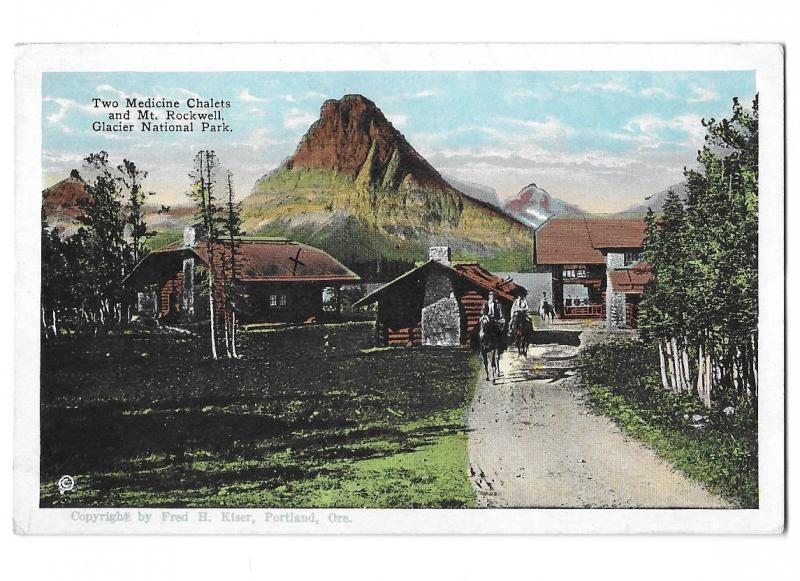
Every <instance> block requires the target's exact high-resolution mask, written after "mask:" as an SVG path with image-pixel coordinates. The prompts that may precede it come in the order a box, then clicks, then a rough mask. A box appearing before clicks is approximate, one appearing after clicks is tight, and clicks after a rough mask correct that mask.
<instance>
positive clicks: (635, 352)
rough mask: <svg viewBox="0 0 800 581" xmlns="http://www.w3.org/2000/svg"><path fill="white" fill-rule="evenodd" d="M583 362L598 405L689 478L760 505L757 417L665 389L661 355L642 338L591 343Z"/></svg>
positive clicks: (734, 499)
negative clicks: (727, 411) (730, 412)
mask: <svg viewBox="0 0 800 581" xmlns="http://www.w3.org/2000/svg"><path fill="white" fill-rule="evenodd" d="M579 369H580V373H581V378H582V381H583V383H584V384H585V385H586V387H587V389H588V393H589V399H590V401H591V403H592V404H593V405H594V406H595V408H596V409H597V410H598V411H599V412H601V413H603V414H605V415H607V416H609V417H611V418H612V419H613V420H615V421H616V422H617V423H618V424H619V425H620V426H621V427H622V428H623V429H624V430H625V431H626V432H627V433H628V434H630V435H631V436H633V437H634V438H636V439H637V440H640V441H642V442H643V443H645V444H647V445H648V446H650V447H651V448H652V449H653V450H655V451H656V453H658V454H659V455H660V456H661V457H663V458H664V459H666V460H667V461H669V462H670V463H671V464H672V465H674V466H675V467H676V468H678V469H679V470H681V471H682V472H683V473H684V474H686V475H687V476H688V477H690V478H692V479H694V480H696V481H697V482H699V483H701V484H703V485H704V486H705V487H706V488H707V489H708V490H709V491H711V492H713V493H715V494H719V495H721V496H722V497H724V498H726V499H727V500H729V501H731V502H733V503H734V504H735V505H737V506H740V507H742V508H757V507H758V422H757V418H755V417H752V416H750V415H748V414H744V412H739V413H737V414H734V415H732V416H729V415H727V414H725V413H724V412H723V411H722V410H720V409H716V408H713V409H712V410H710V411H709V410H707V409H706V408H705V407H703V405H702V404H701V403H700V401H699V400H697V399H696V398H693V397H691V396H689V395H676V394H672V393H669V392H667V391H665V390H664V389H662V387H661V382H660V380H659V378H658V377H657V375H656V374H657V373H658V369H659V363H658V354H657V352H656V351H655V347H654V346H653V345H648V344H645V343H643V342H641V341H615V342H611V343H604V344H598V345H594V346H592V347H589V348H588V349H586V350H585V351H584V352H583V354H582V355H581V358H580V362H579Z"/></svg>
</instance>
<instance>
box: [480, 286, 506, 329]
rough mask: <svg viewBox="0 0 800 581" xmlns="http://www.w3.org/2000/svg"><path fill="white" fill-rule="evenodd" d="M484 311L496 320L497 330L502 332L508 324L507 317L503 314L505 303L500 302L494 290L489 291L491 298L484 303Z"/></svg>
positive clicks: (491, 318)
mask: <svg viewBox="0 0 800 581" xmlns="http://www.w3.org/2000/svg"><path fill="white" fill-rule="evenodd" d="M482 312H483V314H484V315H486V316H488V317H489V319H490V320H492V321H493V322H494V324H495V326H496V327H497V330H498V331H500V332H501V333H502V332H503V329H505V326H506V319H505V317H504V316H503V305H501V304H500V301H498V300H497V297H496V296H495V294H494V293H493V292H490V293H489V299H488V300H487V301H486V304H484V305H483V309H482Z"/></svg>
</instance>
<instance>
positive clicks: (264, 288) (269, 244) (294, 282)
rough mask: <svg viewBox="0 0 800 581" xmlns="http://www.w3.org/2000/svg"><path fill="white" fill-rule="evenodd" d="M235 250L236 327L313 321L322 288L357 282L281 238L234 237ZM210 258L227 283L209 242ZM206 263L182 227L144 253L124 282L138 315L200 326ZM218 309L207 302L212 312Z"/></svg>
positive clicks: (224, 251) (226, 267)
mask: <svg viewBox="0 0 800 581" xmlns="http://www.w3.org/2000/svg"><path fill="white" fill-rule="evenodd" d="M235 246H236V249H237V251H236V263H237V267H236V271H237V275H236V283H237V284H238V285H239V287H240V289H241V292H239V298H238V299H237V301H236V302H237V305H236V311H237V317H238V318H239V320H240V321H242V322H244V323H256V322H259V323H260V322H286V323H289V322H293V323H294V322H312V321H316V320H319V318H321V316H322V294H323V290H324V289H326V288H329V287H334V288H335V287H338V286H341V285H343V284H348V283H354V282H358V281H359V280H360V278H359V276H358V275H356V274H355V273H354V272H352V271H351V270H349V269H348V268H347V267H345V266H344V265H343V264H341V263H340V262H339V261H337V260H336V259H335V258H333V257H332V256H330V255H329V254H328V253H327V252H325V251H323V250H320V249H319V248H314V247H313V246H308V245H306V244H300V243H299V242H293V241H291V240H288V239H286V238H239V239H237V242H236V245H235ZM213 253H214V256H215V258H214V261H215V263H218V264H217V268H216V272H217V273H223V274H221V276H220V275H218V278H223V279H228V280H230V277H231V269H230V264H231V259H230V251H229V244H227V243H222V242H220V243H216V244H215V245H214V249H213ZM219 263H222V264H219ZM208 264H209V257H208V250H207V246H206V242H205V241H204V240H202V239H200V237H197V239H196V236H195V230H194V229H193V228H191V227H189V228H187V229H186V230H185V231H184V237H183V241H182V242H180V241H179V242H175V243H173V244H170V245H168V246H165V247H163V248H159V249H157V250H154V251H153V252H151V253H150V254H148V255H147V256H146V257H145V258H144V259H143V260H142V261H141V262H140V263H139V264H138V265H137V266H136V268H135V269H134V270H133V271H132V272H131V274H130V276H129V277H128V278H127V279H126V281H125V284H126V286H127V287H128V288H132V289H134V290H135V291H137V293H138V299H139V311H140V314H143V315H151V316H155V317H156V318H158V319H159V320H163V321H164V322H168V323H177V324H180V323H191V322H193V321H196V320H202V319H206V320H207V319H208V316H209V315H208V312H209V311H208V299H207V296H206V294H207V293H206V292H205V291H206V289H205V288H204V287H203V284H202V282H201V280H200V269H201V268H207V267H208ZM217 282H218V283H219V284H221V283H222V282H224V281H222V280H218V281H217ZM218 290H220V289H218ZM215 299H218V295H217V293H216V292H215ZM221 304H222V301H221V300H216V301H215V306H216V307H217V309H219V308H220V307H219V305H221Z"/></svg>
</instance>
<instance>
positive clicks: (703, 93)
mask: <svg viewBox="0 0 800 581" xmlns="http://www.w3.org/2000/svg"><path fill="white" fill-rule="evenodd" d="M717 99H719V93H717V92H716V91H714V90H713V89H708V88H704V87H694V88H693V89H692V96H691V97H689V98H688V99H686V102H687V103H706V102H708V101H716V100H717Z"/></svg>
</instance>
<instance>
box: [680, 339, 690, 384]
mask: <svg viewBox="0 0 800 581" xmlns="http://www.w3.org/2000/svg"><path fill="white" fill-rule="evenodd" d="M680 347H681V368H682V369H683V385H684V388H685V391H686V393H691V391H692V370H691V368H690V366H689V349H687V341H686V338H685V337H682V338H681V341H680Z"/></svg>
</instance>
